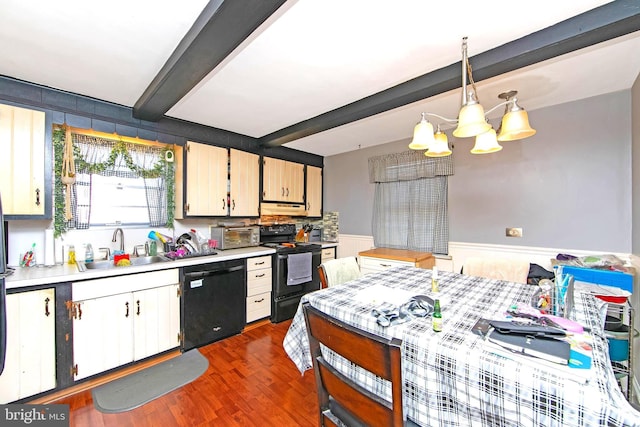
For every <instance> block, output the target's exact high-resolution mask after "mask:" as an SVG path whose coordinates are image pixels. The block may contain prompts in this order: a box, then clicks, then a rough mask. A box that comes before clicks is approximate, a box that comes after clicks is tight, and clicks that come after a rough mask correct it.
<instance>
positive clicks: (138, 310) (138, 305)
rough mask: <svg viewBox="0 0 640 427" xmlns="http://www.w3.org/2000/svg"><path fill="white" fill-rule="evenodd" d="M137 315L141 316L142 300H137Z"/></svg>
mask: <svg viewBox="0 0 640 427" xmlns="http://www.w3.org/2000/svg"><path fill="white" fill-rule="evenodd" d="M136 315H137V316H140V300H138V301H136Z"/></svg>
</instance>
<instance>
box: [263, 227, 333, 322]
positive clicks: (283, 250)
mask: <svg viewBox="0 0 640 427" xmlns="http://www.w3.org/2000/svg"><path fill="white" fill-rule="evenodd" d="M295 237H296V226H295V224H276V225H269V226H266V225H261V226H260V242H261V243H260V244H261V245H262V246H266V247H270V248H273V249H275V250H276V253H275V254H273V256H272V257H273V258H272V263H271V264H272V268H273V274H272V276H273V281H272V292H271V296H272V301H271V321H272V322H274V323H277V322H282V321H283V320H287V319H291V318H293V316H294V315H295V313H296V310H297V309H298V304H299V303H300V298H302V296H303V295H305V294H307V293H309V292H313V291H316V290H318V289H320V276H319V275H318V266H319V265H320V263H321V261H322V246H321V245H318V244H314V243H306V242H296V241H295ZM306 252H311V280H310V281H307V282H304V283H300V284H297V285H287V275H288V261H289V255H295V254H302V253H306Z"/></svg>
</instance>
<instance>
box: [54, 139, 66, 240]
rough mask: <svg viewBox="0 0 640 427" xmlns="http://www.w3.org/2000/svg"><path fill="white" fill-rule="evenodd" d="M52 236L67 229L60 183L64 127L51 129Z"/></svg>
mask: <svg viewBox="0 0 640 427" xmlns="http://www.w3.org/2000/svg"><path fill="white" fill-rule="evenodd" d="M52 139H53V170H54V174H53V175H54V176H53V181H54V182H53V209H54V211H53V212H54V215H53V237H55V238H58V237H60V236H61V235H62V234H64V233H65V232H66V231H67V223H66V221H65V219H64V208H65V203H64V187H65V186H64V185H63V184H62V156H63V154H64V139H65V138H64V129H62V128H59V127H55V128H54V129H53V138H52Z"/></svg>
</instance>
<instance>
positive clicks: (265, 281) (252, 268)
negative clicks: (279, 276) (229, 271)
mask: <svg viewBox="0 0 640 427" xmlns="http://www.w3.org/2000/svg"><path fill="white" fill-rule="evenodd" d="M271 280H272V279H271V255H266V256H261V257H255V258H249V259H247V323H249V322H253V321H255V320H258V319H262V318H265V317H269V316H271Z"/></svg>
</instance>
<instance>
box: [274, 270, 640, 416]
mask: <svg viewBox="0 0 640 427" xmlns="http://www.w3.org/2000/svg"><path fill="white" fill-rule="evenodd" d="M431 275H432V270H429V269H422V268H416V267H411V266H399V267H393V268H389V269H387V270H384V271H380V272H376V273H372V274H367V275H364V276H361V277H359V278H357V279H355V280H352V281H349V282H347V283H345V284H342V285H337V286H333V287H329V288H326V289H321V290H318V291H314V292H311V293H309V294H306V295H305V296H304V297H303V298H302V299H301V301H300V305H299V307H298V309H297V312H296V314H295V316H294V318H293V319H292V322H291V325H290V326H289V329H288V331H287V334H286V336H285V338H284V341H283V347H284V349H285V351H286V353H287V354H288V356H289V358H290V359H291V361H292V362H293V363H294V364H295V365H296V367H297V368H298V369H299V371H300V372H301V374H303V375H304V374H305V372H307V371H308V372H310V373H311V374H312V375H313V369H312V368H313V364H312V360H311V354H310V351H309V340H308V335H307V330H306V325H305V319H304V313H303V310H302V305H303V304H305V303H308V304H310V305H311V306H313V307H315V308H317V309H318V310H320V311H322V312H324V313H327V314H329V315H330V316H333V317H335V318H337V319H339V320H341V321H343V322H345V323H347V324H350V325H352V326H355V327H357V328H358V329H360V330H363V331H367V332H370V333H373V334H376V335H379V336H381V337H384V338H399V339H401V340H402V346H401V354H402V376H403V383H404V384H403V407H404V412H405V416H406V418H408V419H409V420H411V421H412V422H414V423H416V424H418V425H421V426H487V427H496V426H527V427H528V426H545V427H552V426H640V412H638V411H636V409H635V408H634V407H633V406H632V405H631V404H630V403H629V402H628V401H627V397H626V396H625V394H624V393H623V390H622V389H621V387H620V384H619V379H618V378H617V377H616V373H615V372H614V369H613V367H612V364H611V363H612V362H611V360H610V357H609V348H608V341H607V337H606V335H605V331H604V317H605V316H606V311H607V303H606V302H604V301H602V300H601V299H599V298H596V297H595V296H594V295H592V294H590V293H586V292H584V293H583V292H576V293H575V294H574V306H573V309H572V311H571V313H570V319H571V320H573V321H575V322H578V323H579V324H581V325H582V326H583V327H584V329H585V330H586V331H587V332H588V336H589V337H590V344H591V367H590V368H588V369H579V368H569V367H567V366H565V365H558V364H554V363H551V362H547V361H545V362H546V363H542V362H540V363H538V360H537V359H535V358H534V357H532V356H527V355H523V354H515V353H510V352H509V351H504V352H499V351H495V350H496V349H495V345H490V343H488V342H487V339H486V337H484V336H482V334H478V333H475V332H474V326H476V324H477V322H478V321H479V320H480V319H505V313H506V311H507V309H508V308H509V307H512V306H514V305H522V304H524V305H530V304H532V303H533V302H534V301H535V299H536V298H537V296H538V295H539V293H540V287H539V286H537V285H531V284H524V283H513V282H508V281H504V280H496V279H487V278H483V277H476V276H470V275H465V274H458V273H454V272H446V271H440V272H439V274H438V277H439V291H438V292H437V293H433V292H432V288H431ZM420 295H424V296H427V297H430V298H431V299H435V298H437V299H439V300H440V302H441V313H442V320H443V322H442V324H443V325H442V331H441V332H435V331H434V330H433V328H432V324H431V317H430V316H429V315H427V316H424V315H413V314H412V312H410V311H409V312H407V311H406V310H404V317H397V318H395V319H393V320H392V321H391V322H390V324H389V322H384V321H379V320H380V313H388V312H389V311H388V310H389V309H393V308H394V307H395V308H398V307H407V301H410V300H412V299H415V297H416V296H420ZM385 310H387V311H385ZM383 317H384V316H383ZM382 320H384V318H383V319H382ZM322 351H323V356H324V357H326V358H327V359H328V361H329V363H331V364H332V365H333V366H335V367H336V368H337V369H338V370H339V371H341V372H342V373H343V374H345V375H346V376H348V377H349V378H351V379H353V380H355V381H356V382H358V383H359V384H360V385H362V386H363V387H364V388H366V389H368V390H369V391H371V392H373V393H376V394H377V395H380V396H383V397H385V398H386V399H387V400H391V397H390V390H391V387H390V384H389V383H388V382H387V381H385V380H382V379H380V378H378V377H376V376H375V375H373V374H371V373H369V372H367V371H365V370H363V369H362V368H360V367H358V366H356V365H353V364H352V363H350V362H348V361H346V360H345V359H342V357H341V356H339V355H337V354H335V353H333V352H331V351H330V350H328V349H326V348H323V349H322ZM572 369H575V371H573V370H572ZM309 370H310V371H309ZM573 372H575V373H576V374H575V375H573Z"/></svg>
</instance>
